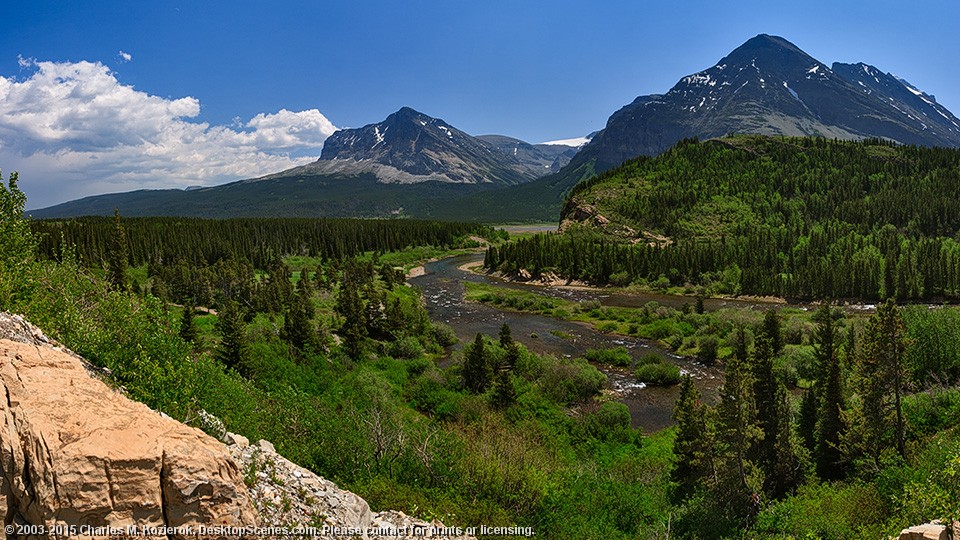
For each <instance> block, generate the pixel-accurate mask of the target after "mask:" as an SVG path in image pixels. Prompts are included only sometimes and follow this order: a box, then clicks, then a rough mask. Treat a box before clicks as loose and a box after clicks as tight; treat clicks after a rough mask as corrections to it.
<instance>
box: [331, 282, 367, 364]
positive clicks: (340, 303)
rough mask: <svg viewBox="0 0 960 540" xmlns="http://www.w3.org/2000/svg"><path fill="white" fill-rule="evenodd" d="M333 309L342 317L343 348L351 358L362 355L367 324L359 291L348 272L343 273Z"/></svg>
mask: <svg viewBox="0 0 960 540" xmlns="http://www.w3.org/2000/svg"><path fill="white" fill-rule="evenodd" d="M335 309H336V311H337V313H339V314H340V316H342V317H343V324H342V325H341V326H340V336H341V337H342V338H343V344H344V348H345V349H346V351H347V354H349V355H350V357H351V358H353V359H360V358H361V356H362V355H363V339H364V338H365V337H366V335H367V325H366V318H365V316H364V310H363V301H362V300H361V299H360V292H359V291H358V290H357V284H356V283H355V282H354V279H353V277H352V276H351V275H349V273H346V272H345V273H344V279H343V282H341V283H340V292H339V294H338V296H337V303H336V306H335Z"/></svg>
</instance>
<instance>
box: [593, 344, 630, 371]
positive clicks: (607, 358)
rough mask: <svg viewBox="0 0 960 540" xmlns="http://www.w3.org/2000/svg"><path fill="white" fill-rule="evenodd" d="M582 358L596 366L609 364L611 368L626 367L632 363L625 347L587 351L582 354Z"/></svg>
mask: <svg viewBox="0 0 960 540" xmlns="http://www.w3.org/2000/svg"><path fill="white" fill-rule="evenodd" d="M583 356H584V358H586V359H587V360H589V361H591V362H596V363H598V364H609V365H611V366H621V367H626V366H629V365H630V364H631V363H633V359H632V358H631V357H630V352H629V351H627V348H626V347H614V348H611V349H587V352H585V353H584V354H583Z"/></svg>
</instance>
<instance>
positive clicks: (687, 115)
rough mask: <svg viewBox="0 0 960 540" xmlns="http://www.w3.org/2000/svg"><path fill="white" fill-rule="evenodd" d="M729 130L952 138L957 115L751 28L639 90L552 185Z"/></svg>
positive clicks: (954, 141)
mask: <svg viewBox="0 0 960 540" xmlns="http://www.w3.org/2000/svg"><path fill="white" fill-rule="evenodd" d="M735 133H753V134H760V135H787V136H809V135H816V136H823V137H827V138H830V139H833V138H838V139H861V138H865V137H879V138H884V139H889V140H892V141H896V142H898V143H902V144H917V145H921V146H951V147H957V146H960V119H957V118H956V117H955V116H954V115H953V114H952V113H951V112H950V111H948V110H947V109H946V108H944V107H943V106H941V105H939V104H938V103H936V100H935V98H934V97H933V96H931V95H929V94H926V93H924V92H922V91H921V90H919V89H917V88H915V87H914V86H913V85H911V84H910V83H908V82H906V81H904V80H903V79H900V78H897V77H895V76H894V75H891V74H889V73H887V74H884V73H883V72H882V71H880V70H879V69H877V68H875V67H873V66H869V65H866V64H840V63H835V64H833V67H832V68H830V67H828V66H827V65H826V64H824V63H823V62H820V61H819V60H817V59H816V58H813V57H812V56H810V55H808V54H807V53H805V52H804V51H802V50H801V49H800V48H799V47H797V46H796V45H794V44H793V43H790V42H789V41H787V40H786V39H784V38H782V37H778V36H770V35H766V34H760V35H758V36H756V37H753V38H751V39H749V40H748V41H746V42H745V43H744V44H742V45H741V46H739V47H737V48H736V49H735V50H733V51H732V52H731V53H730V54H728V55H727V56H725V57H723V58H722V59H720V61H718V62H717V63H716V65H714V66H712V67H710V68H708V69H705V70H703V71H699V72H696V73H693V74H691V75H688V76H686V77H683V78H682V79H680V81H678V82H677V84H675V85H674V86H673V88H671V89H670V90H669V91H668V92H667V93H665V94H652V95H644V96H639V97H638V98H636V99H635V100H634V101H633V103H630V104H629V105H626V106H625V107H623V108H621V109H620V110H619V111H617V112H615V113H614V114H613V115H612V116H610V118H609V120H607V125H606V127H605V128H604V129H603V130H601V131H600V132H599V133H598V134H597V136H596V137H594V138H593V139H592V140H591V141H590V143H589V144H587V145H586V146H584V147H583V149H582V150H581V151H580V152H579V153H578V154H577V155H576V156H575V157H574V159H573V160H572V161H571V162H570V164H569V165H567V167H565V168H564V170H563V171H561V172H560V173H559V174H560V175H561V176H563V177H565V178H566V180H565V181H563V182H561V184H563V185H565V186H572V185H573V184H575V183H576V182H577V181H578V180H580V179H581V178H584V177H587V176H590V175H592V174H594V173H599V172H603V171H606V170H609V169H611V168H613V167H616V166H618V165H620V164H621V163H623V162H624V161H626V160H628V159H631V158H633V157H636V156H639V155H648V156H654V155H657V154H660V153H661V152H663V151H664V150H666V149H668V148H670V147H671V146H673V145H674V144H675V143H676V142H678V141H680V140H682V139H685V138H691V137H698V138H700V139H707V138H713V137H721V136H724V135H728V134H735Z"/></svg>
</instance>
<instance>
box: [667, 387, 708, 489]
mask: <svg viewBox="0 0 960 540" xmlns="http://www.w3.org/2000/svg"><path fill="white" fill-rule="evenodd" d="M707 408H708V407H707V406H706V405H704V404H703V403H702V401H701V394H700V389H699V388H697V386H696V385H695V384H694V382H693V377H691V376H690V375H684V376H683V378H682V379H681V380H680V397H679V398H677V403H676V406H675V407H674V409H673V419H674V421H676V423H677V436H676V437H675V438H674V440H673V453H674V455H675V456H676V462H675V463H676V464H675V465H674V467H673V470H671V471H670V479H671V480H673V482H674V483H675V484H676V488H675V489H674V492H673V495H672V497H673V499H674V501H675V502H677V503H680V502H682V501H684V500H685V499H687V498H688V497H690V496H691V495H693V494H694V493H695V492H696V491H697V490H698V489H699V488H701V487H704V486H705V484H709V485H714V486H715V485H716V484H717V482H718V478H717V467H716V460H715V459H713V455H714V454H713V452H714V450H715V448H716V445H715V444H712V443H715V442H716V441H715V440H713V441H711V440H710V435H711V432H712V431H711V426H708V425H707V419H708V416H707V414H706V412H707V411H706V409H707Z"/></svg>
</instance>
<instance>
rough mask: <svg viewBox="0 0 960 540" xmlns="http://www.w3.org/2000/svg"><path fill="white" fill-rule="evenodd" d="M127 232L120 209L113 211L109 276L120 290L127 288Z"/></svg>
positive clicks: (112, 283)
mask: <svg viewBox="0 0 960 540" xmlns="http://www.w3.org/2000/svg"><path fill="white" fill-rule="evenodd" d="M128 258H129V249H128V247H127V233H126V231H125V230H124V228H123V222H122V221H121V220H120V210H118V209H115V210H114V211H113V232H112V233H111V235H110V248H109V251H108V260H107V277H108V279H109V280H110V284H111V285H113V288H114V289H116V290H118V291H125V290H127V259H128Z"/></svg>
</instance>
